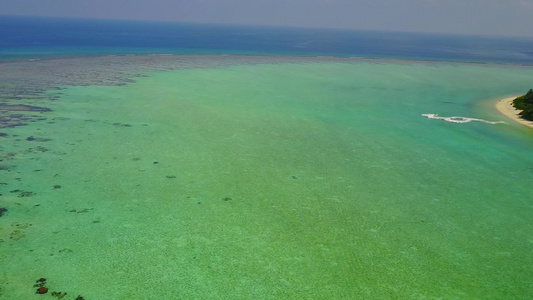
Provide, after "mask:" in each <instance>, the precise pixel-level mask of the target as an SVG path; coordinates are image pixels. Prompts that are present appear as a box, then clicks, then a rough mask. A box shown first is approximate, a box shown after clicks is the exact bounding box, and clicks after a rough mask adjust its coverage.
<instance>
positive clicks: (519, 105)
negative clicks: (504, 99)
mask: <svg viewBox="0 0 533 300" xmlns="http://www.w3.org/2000/svg"><path fill="white" fill-rule="evenodd" d="M513 106H514V107H515V108H516V109H520V110H522V112H520V116H521V117H522V118H524V119H526V120H531V121H533V89H529V91H528V92H527V93H526V94H525V95H522V96H520V97H517V98H516V99H514V100H513Z"/></svg>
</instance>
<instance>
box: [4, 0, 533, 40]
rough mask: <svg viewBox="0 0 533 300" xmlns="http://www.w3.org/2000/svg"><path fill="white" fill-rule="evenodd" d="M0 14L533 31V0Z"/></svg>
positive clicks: (28, 4)
mask: <svg viewBox="0 0 533 300" xmlns="http://www.w3.org/2000/svg"><path fill="white" fill-rule="evenodd" d="M0 14H5V15H39V16H59V17H75V18H103V19H131V20H159V21H177V22H194V23H220V24H243V25H267V26H296V27H319V28H345V29H356V30H393V31H410V32H434V33H457V34H481V35H498V36H529V37H533V0H1V3H0Z"/></svg>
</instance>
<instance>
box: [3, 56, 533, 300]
mask: <svg viewBox="0 0 533 300" xmlns="http://www.w3.org/2000/svg"><path fill="white" fill-rule="evenodd" d="M102 59H103V60H108V61H106V64H110V63H113V61H112V58H102ZM121 59H124V58H120V57H118V58H116V61H120V60H121ZM128 59H129V60H131V62H129V63H128V64H126V63H124V64H122V63H116V64H115V65H114V67H113V68H115V70H116V66H118V65H120V66H122V67H121V68H122V69H120V68H119V69H120V70H121V71H120V72H117V73H116V74H115V75H113V76H109V74H110V70H109V69H105V67H102V66H103V65H105V64H104V63H102V64H101V65H100V67H102V69H100V68H98V67H94V68H95V69H94V71H93V72H94V73H93V74H92V77H91V76H88V74H89V75H91V74H90V73H88V72H86V71H83V72H82V71H78V73H79V74H78V75H76V74H77V73H76V72H75V71H74V72H73V71H71V73H70V77H68V76H66V77H68V78H66V79H61V78H63V77H61V74H65V72H66V71H65V70H69V68H68V67H65V68H63V69H61V68H59V69H57V70H59V71H57V72H56V73H57V74H56V75H52V76H57V78H59V79H57V80H55V81H54V80H51V81H50V82H49V83H47V84H46V85H43V86H39V88H38V89H37V92H36V93H37V94H38V95H39V97H37V98H38V99H36V97H24V96H21V97H19V98H20V99H17V100H16V102H17V103H25V104H29V105H37V104H38V105H40V106H43V107H47V108H50V109H52V111H51V112H44V113H33V115H36V117H35V118H33V119H31V120H33V121H34V122H28V123H27V124H26V125H25V126H16V127H10V128H2V129H1V130H0V132H2V133H6V136H5V137H0V139H1V148H0V151H1V154H2V157H3V160H2V161H1V162H0V165H1V166H2V168H0V176H1V177H0V178H1V180H0V181H1V182H2V183H3V184H2V185H0V193H1V194H2V196H0V200H1V206H2V207H6V208H7V209H8V211H7V212H6V213H5V214H4V215H3V216H2V217H1V218H0V240H1V243H0V253H1V254H2V255H1V256H0V257H1V258H0V260H1V265H2V270H1V271H0V272H1V274H2V275H1V276H2V277H1V278H2V280H1V282H2V283H0V288H1V290H0V298H1V299H32V298H33V297H35V298H37V297H39V295H34V292H35V291H34V288H32V286H33V284H34V283H35V280H37V279H38V278H40V277H46V278H47V279H48V281H47V286H48V287H49V288H50V290H51V291H62V292H67V293H68V295H67V297H65V299H67V298H68V297H70V298H69V299H74V298H75V297H76V296H77V295H78V294H81V295H83V296H84V297H85V298H86V299H104V298H105V299H131V298H133V299H171V298H172V299H253V298H259V299H296V298H307V299H357V298H365V299H385V298H421V299H426V298H429V299H432V298H445V299H448V298H460V299H461V298H463V299H472V298H492V299H494V298H496V299H497V298H500V299H501V298H515V299H521V298H522V299H526V298H529V297H530V296H531V295H532V293H533V287H532V286H531V283H530V282H532V279H533V272H532V271H531V265H532V263H533V262H532V258H531V249H532V246H533V240H532V239H531V237H532V236H533V235H532V233H533V232H532V228H531V221H532V217H531V216H533V208H532V201H533V200H532V199H533V192H532V191H531V186H532V180H533V168H532V167H531V166H533V157H532V156H531V155H530V153H531V149H532V147H533V132H532V131H531V129H528V128H526V127H522V126H520V125H519V124H515V123H514V122H512V121H510V120H505V117H503V116H501V115H499V114H498V112H496V111H495V110H494V109H493V107H492V106H493V104H494V103H495V102H496V101H497V100H498V99H499V98H503V97H504V96H509V95H514V94H520V93H523V92H524V91H525V90H526V89H527V88H529V87H530V86H529V85H530V84H531V80H530V79H531V78H532V76H533V69H532V68H530V67H520V66H506V65H481V64H459V63H430V62H416V61H394V60H361V59H324V58H288V59H286V60H283V59H281V58H275V59H274V58H272V60H269V59H268V58H265V57H257V58H254V57H246V58H245V59H244V58H237V57H233V58H227V57H211V56H209V57H207V56H206V57H205V62H206V63H203V64H202V63H201V62H202V59H201V57H200V58H198V57H194V58H193V57H191V60H194V59H199V60H200V63H199V64H192V65H183V62H184V61H185V62H186V61H187V56H181V57H174V56H171V57H166V56H165V57H163V56H161V57H159V56H158V57H151V58H150V60H151V63H144V64H141V61H144V62H146V57H131V58H128ZM135 59H137V60H138V61H137V65H136V61H135ZM160 59H161V60H167V61H166V62H165V63H161V62H160V61H159V60H160ZM173 59H174V60H176V61H178V60H179V61H180V63H176V64H174V65H171V67H166V68H165V67H162V66H168V61H172V60H173ZM254 59H255V60H254ZM90 60H91V62H92V63H94V62H95V61H96V60H97V58H90ZM228 60H229V62H228ZM116 61H115V62H116ZM154 61H155V62H154ZM65 62H67V63H65ZM68 62H69V60H60V61H58V63H56V66H57V65H58V64H66V65H67V66H68ZM70 62H71V63H73V61H70ZM36 63H39V64H45V65H46V66H45V67H42V66H41V68H49V70H56V69H55V67H54V64H53V63H51V62H50V63H49V64H47V63H46V62H36ZM80 65H83V61H81V63H80ZM124 65H127V66H128V67H127V68H125V67H123V66H124ZM141 65H142V67H141ZM10 66H11V67H12V68H16V66H15V65H10ZM97 66H98V65H97ZM136 66H137V67H136ZM3 67H6V66H5V65H4V66H3ZM30 67H31V64H30ZM124 70H126V71H124ZM104 71H106V72H104ZM21 72H22V71H21ZM72 72H73V73H72ZM10 74H14V73H13V72H11V73H10ZM73 74H74V75H75V76H74V75H73ZM140 75H142V76H140ZM24 76H26V75H24ZM24 76H22V75H21V76H20V78H24V80H26V81H27V82H32V83H35V82H42V80H40V81H39V80H33V81H32V80H30V79H28V78H30V77H31V76H30V77H24ZM73 76H74V77H76V76H79V78H80V79H79V81H78V82H71V81H69V80H72V78H73ZM84 76H85V77H84ZM98 76H101V77H103V79H99V80H100V81H98V80H96V81H95V80H94V78H95V77H98ZM89 77H91V78H92V80H93V81H90V80H89V79H88V78H89ZM20 78H15V79H12V80H13V84H12V85H11V86H13V85H14V86H16V85H17V84H20V83H21V82H24V81H23V80H22V81H21V79H20ZM33 78H34V79H35V76H34V77H33ZM53 78H56V77H53ZM110 78H111V79H112V80H110ZM127 78H134V82H129V83H128V81H127V80H125V79H127ZM61 80H63V81H61ZM84 82H85V83H87V82H88V83H89V84H90V86H80V85H81V84H83V83H84ZM57 85H59V86H61V89H50V90H48V91H47V92H46V93H45V94H42V93H41V90H47V89H49V88H51V87H52V86H57ZM73 85H74V86H73ZM5 86H7V85H4V91H7V90H9V89H8V88H6V87H5ZM9 91H11V90H9ZM10 93H11V92H10ZM13 102H15V100H11V102H9V103H13ZM428 113H437V114H439V116H462V117H472V118H478V119H483V120H488V121H506V122H507V123H505V124H487V123H483V122H470V123H464V124H456V123H450V122H445V121H444V120H437V119H428V118H426V117H424V116H422V114H428ZM30 114H32V113H30ZM28 137H32V138H30V139H29V140H28ZM110 283H111V284H110Z"/></svg>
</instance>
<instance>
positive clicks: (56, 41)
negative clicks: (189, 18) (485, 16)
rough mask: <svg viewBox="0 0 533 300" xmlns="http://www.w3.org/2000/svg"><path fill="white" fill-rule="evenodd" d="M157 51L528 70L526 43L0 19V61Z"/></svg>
mask: <svg viewBox="0 0 533 300" xmlns="http://www.w3.org/2000/svg"><path fill="white" fill-rule="evenodd" d="M161 53H169V54H191V53H194V54H198V53H200V54H221V53H223V54H255V55H267V54H268V55H312V56H314V55H321V56H342V57H350V56H357V57H369V58H399V59H419V60H441V61H461V62H489V63H508V64H525V65H533V38H516V37H513V38H510V37H487V36H468V35H444V34H426V33H403V32H377V31H353V30H333V29H303V28H278V27H250V26H246V27H245V26H230V25H205V24H185V23H169V22H140V21H114V20H88V19H64V18H43V17H20V16H0V61H9V60H26V59H39V58H51V57H68V56H80V55H123V54H161Z"/></svg>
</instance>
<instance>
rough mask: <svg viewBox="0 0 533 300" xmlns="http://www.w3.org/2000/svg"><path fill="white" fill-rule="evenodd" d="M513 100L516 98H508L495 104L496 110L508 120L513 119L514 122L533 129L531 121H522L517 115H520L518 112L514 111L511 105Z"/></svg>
mask: <svg viewBox="0 0 533 300" xmlns="http://www.w3.org/2000/svg"><path fill="white" fill-rule="evenodd" d="M515 98H516V97H509V98H505V99H502V100H500V101H498V102H497V103H496V109H497V110H498V111H499V112H500V113H502V114H503V115H505V116H507V117H508V118H510V119H513V120H514V121H516V122H518V123H520V124H522V125H525V126H527V127H529V128H533V121H528V120H524V119H522V118H521V117H520V116H519V115H518V114H519V113H520V110H518V109H515V108H514V106H513V105H512V103H513V100H514V99H515Z"/></svg>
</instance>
